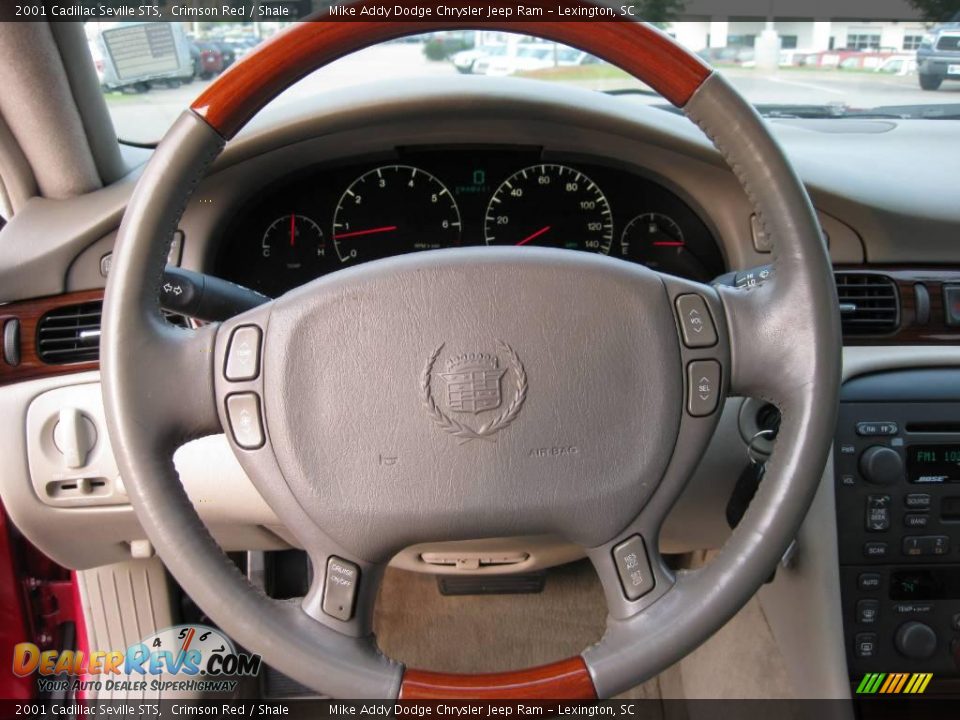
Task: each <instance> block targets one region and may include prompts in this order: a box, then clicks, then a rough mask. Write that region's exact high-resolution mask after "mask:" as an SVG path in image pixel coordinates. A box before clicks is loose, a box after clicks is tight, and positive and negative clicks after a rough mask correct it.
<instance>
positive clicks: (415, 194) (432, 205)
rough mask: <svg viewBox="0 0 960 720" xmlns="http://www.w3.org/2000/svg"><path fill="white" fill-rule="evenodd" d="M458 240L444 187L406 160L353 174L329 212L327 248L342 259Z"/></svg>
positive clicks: (455, 215)
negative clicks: (330, 224) (330, 242)
mask: <svg viewBox="0 0 960 720" xmlns="http://www.w3.org/2000/svg"><path fill="white" fill-rule="evenodd" d="M459 244H460V210H459V209H458V208H457V203H456V201H455V200H454V199H453V196H452V195H451V194H450V191H449V190H447V188H446V186H445V185H444V184H443V183H442V182H440V181H439V180H437V178H435V177H434V176H433V175H431V174H430V173H428V172H426V171H425V170H421V169H420V168H415V167H411V166H409V165H386V166H384V167H378V168H375V169H373V170H371V171H370V172H367V173H364V174H363V175H361V176H360V177H358V178H357V179H356V180H354V181H353V182H352V183H350V186H349V187H348V188H347V189H346V190H345V191H344V193H343V195H342V196H341V197H340V202H338V203H337V209H336V211H335V212H334V216H333V247H334V249H335V250H336V253H337V257H339V258H340V262H342V263H348V262H351V261H357V262H365V261H367V260H376V259H377V258H383V257H389V256H391V255H400V254H402V253H407V252H414V251H416V250H434V249H436V248H443V247H450V246H451V245H459Z"/></svg>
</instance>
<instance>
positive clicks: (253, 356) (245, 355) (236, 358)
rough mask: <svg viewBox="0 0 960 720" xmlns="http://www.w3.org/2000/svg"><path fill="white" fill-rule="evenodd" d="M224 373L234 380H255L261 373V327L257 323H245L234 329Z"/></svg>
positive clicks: (228, 378)
mask: <svg viewBox="0 0 960 720" xmlns="http://www.w3.org/2000/svg"><path fill="white" fill-rule="evenodd" d="M223 374H224V375H226V377H227V380H232V381H237V380H253V379H254V378H256V377H257V375H259V374H260V328H258V327H257V326H256V325H244V326H243V327H238V328H237V329H236V330H234V331H233V335H231V336H230V348H229V349H228V350H227V367H226V368H225V369H224V373H223Z"/></svg>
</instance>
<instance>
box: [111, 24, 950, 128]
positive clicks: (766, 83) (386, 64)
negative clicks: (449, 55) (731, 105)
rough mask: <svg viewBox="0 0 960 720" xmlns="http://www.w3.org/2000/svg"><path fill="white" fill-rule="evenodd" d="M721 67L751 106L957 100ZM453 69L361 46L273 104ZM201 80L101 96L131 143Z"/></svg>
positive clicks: (795, 71)
mask: <svg viewBox="0 0 960 720" xmlns="http://www.w3.org/2000/svg"><path fill="white" fill-rule="evenodd" d="M721 72H723V73H724V74H725V75H726V76H727V77H728V78H729V79H730V80H731V82H732V83H733V84H734V86H735V87H736V88H737V89H738V90H740V91H741V92H742V93H744V94H745V95H746V96H747V97H748V98H749V99H750V100H751V101H752V102H754V103H799V104H816V105H823V104H827V103H840V104H845V105H849V106H851V107H857V108H871V107H876V106H879V105H911V104H929V103H960V82H953V83H950V82H946V83H944V84H943V86H942V87H941V89H940V90H938V91H936V92H926V91H923V90H921V89H920V88H919V86H918V84H917V78H916V76H915V75H907V76H902V77H901V76H890V75H885V74H880V73H867V72H845V71H840V70H815V69H806V68H790V69H781V70H779V71H777V72H775V73H772V74H763V73H761V72H760V71H757V70H754V69H748V68H721ZM453 74H456V70H455V69H454V67H453V66H452V65H451V64H450V63H447V62H430V61H428V60H427V59H426V58H425V57H424V56H423V47H422V45H420V44H418V43H390V44H385V45H378V46H375V47H372V48H368V49H367V50H363V51H361V52H358V53H355V54H353V55H350V56H348V57H346V58H343V59H341V60H338V61H337V62H335V63H333V64H332V65H330V66H328V67H326V68H323V69H321V70H318V71H317V72H314V73H312V74H311V75H309V76H307V77H306V78H304V79H303V80H301V81H300V82H299V83H297V84H296V85H295V86H293V87H292V88H290V89H289V90H287V91H286V92H284V93H283V94H282V95H281V96H280V97H278V98H277V99H276V100H274V102H275V103H278V104H279V103H284V102H290V101H292V100H295V99H298V98H302V97H305V96H313V95H317V94H319V93H322V92H329V91H330V90H332V89H336V88H338V87H343V86H347V85H351V84H354V83H357V82H361V81H370V80H374V79H379V80H391V79H396V80H402V79H410V78H423V77H436V76H439V75H453ZM209 82H210V81H200V80H195V81H194V82H192V83H190V84H188V85H183V86H181V87H179V88H155V89H151V90H150V91H149V92H145V93H141V94H120V93H110V94H108V95H107V105H108V106H109V108H110V111H111V115H112V116H113V119H114V125H115V126H116V128H117V131H118V134H119V135H120V137H121V138H123V139H125V140H128V141H133V142H141V143H150V142H155V141H157V140H158V139H159V138H160V137H161V136H162V135H163V133H164V131H165V130H166V129H167V128H168V127H169V126H170V125H171V124H172V123H173V121H174V120H175V119H176V117H177V116H178V115H179V114H180V113H181V112H182V111H183V110H184V108H186V107H187V106H189V104H190V103H191V102H192V101H193V99H194V98H195V97H197V95H199V94H200V92H201V91H202V90H203V88H205V87H206V86H207V85H209ZM572 84H577V85H581V86H586V87H591V88H594V89H598V90H605V89H611V88H622V87H625V86H629V85H631V84H635V83H631V82H630V81H629V80H619V79H614V80H611V79H607V80H595V81H584V82H576V83H572ZM413 87H415V86H413Z"/></svg>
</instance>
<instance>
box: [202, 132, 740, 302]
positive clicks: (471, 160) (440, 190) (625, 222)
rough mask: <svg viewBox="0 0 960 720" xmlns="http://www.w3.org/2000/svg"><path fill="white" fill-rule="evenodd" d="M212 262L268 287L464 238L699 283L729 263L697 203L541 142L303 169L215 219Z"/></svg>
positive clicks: (282, 287)
mask: <svg viewBox="0 0 960 720" xmlns="http://www.w3.org/2000/svg"><path fill="white" fill-rule="evenodd" d="M224 227H225V229H224V233H223V236H222V237H221V238H220V241H219V243H218V245H219V252H218V254H217V255H216V260H215V269H214V273H215V274H217V275H219V276H221V277H224V278H226V279H228V280H231V281H233V282H236V283H238V284H241V285H244V286H247V287H250V288H252V289H254V290H258V291H259V292H262V293H264V294H266V295H269V296H272V297H276V296H278V295H281V294H283V293H284V292H286V291H288V290H290V289H292V288H294V287H297V286H299V285H302V284H304V283H307V282H309V281H311V280H313V279H315V278H318V277H320V276H322V275H325V274H327V273H331V272H334V271H336V270H339V269H342V268H347V267H350V266H352V265H356V264H359V263H363V262H369V261H371V260H377V259H380V258H385V257H389V256H393V255H400V254H404V253H409V252H416V251H420V250H435V249H439V248H449V247H460V246H469V245H479V246H483V245H514V246H533V245H540V246H549V247H558V248H565V249H569V250H578V251H583V252H595V253H602V254H604V255H609V256H610V257H615V258H619V259H622V260H625V261H628V262H634V263H640V264H643V265H645V266H647V267H650V268H652V269H654V270H657V271H660V272H665V273H669V274H673V275H678V276H681V277H686V278H689V279H693V280H698V281H707V280H710V279H712V278H713V277H716V276H717V275H720V274H722V273H723V272H724V271H725V269H726V268H725V264H724V260H723V256H722V255H721V252H720V249H719V247H718V245H717V242H716V241H715V239H714V237H713V235H712V234H711V232H710V230H709V229H708V228H707V226H706V224H705V223H704V222H703V220H701V219H700V217H699V216H698V214H697V213H696V212H694V210H693V209H692V208H691V207H690V206H689V205H688V204H687V203H686V202H684V201H683V200H682V199H681V198H680V197H679V196H678V195H677V194H676V193H674V192H673V191H671V190H669V189H668V188H667V187H665V186H664V185H662V184H660V183H658V182H656V181H654V180H652V179H650V178H648V177H645V176H641V175H639V174H637V173H636V172H635V171H633V170H628V169H626V168H624V167H616V166H614V165H611V164H610V163H609V162H597V161H596V160H594V159H592V158H584V157H581V156H570V155H564V154H556V153H547V152H544V151H543V149H542V148H537V147H498V146H455V147H420V148H397V149H394V150H392V151H390V152H387V153H379V154H376V155H371V156H368V157H364V158H362V159H353V160H350V161H346V162H339V163H337V164H327V165H322V166H315V167H310V168H307V169H303V170H299V171H296V172H294V173H293V174H290V175H288V176H285V177H283V178H281V179H280V180H277V181H275V182H273V183H272V184H270V185H269V186H268V187H266V188H264V189H263V190H262V191H259V192H258V193H257V194H256V195H254V196H252V197H249V198H247V201H246V202H245V203H243V204H242V205H241V207H240V209H239V210H238V211H237V212H236V213H234V215H233V216H232V217H231V218H230V219H229V220H228V222H227V223H226V224H225V226H224Z"/></svg>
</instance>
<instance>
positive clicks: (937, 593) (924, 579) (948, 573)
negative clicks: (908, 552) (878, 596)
mask: <svg viewBox="0 0 960 720" xmlns="http://www.w3.org/2000/svg"><path fill="white" fill-rule="evenodd" d="M957 598H960V573H957V572H956V571H955V570H953V569H942V568H936V569H930V570H895V571H894V572H892V573H891V574H890V599H891V600H955V599H957Z"/></svg>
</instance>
